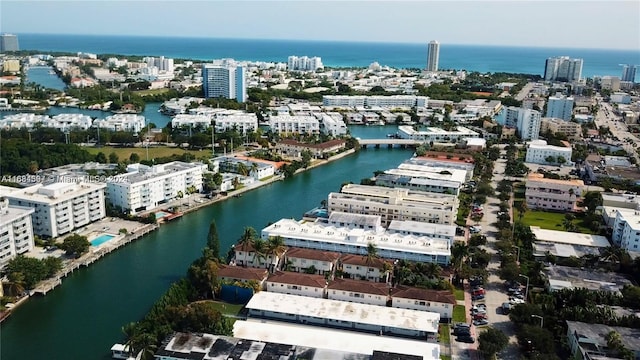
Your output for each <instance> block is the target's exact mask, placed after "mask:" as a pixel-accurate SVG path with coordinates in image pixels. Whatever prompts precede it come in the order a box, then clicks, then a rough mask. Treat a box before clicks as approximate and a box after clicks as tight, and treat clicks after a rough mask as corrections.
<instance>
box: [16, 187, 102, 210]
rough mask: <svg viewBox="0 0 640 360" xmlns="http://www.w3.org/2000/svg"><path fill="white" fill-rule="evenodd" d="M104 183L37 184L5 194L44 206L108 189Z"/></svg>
mask: <svg viewBox="0 0 640 360" xmlns="http://www.w3.org/2000/svg"><path fill="white" fill-rule="evenodd" d="M106 187H107V185H106V184H104V183H94V182H79V183H75V182H71V183H69V182H59V183H52V184H49V185H42V184H36V185H33V186H29V187H27V188H23V189H18V190H16V191H12V192H10V193H7V194H5V196H6V197H7V198H9V199H15V200H23V201H29V202H37V203H42V204H49V205H51V204H56V203H60V202H63V201H67V200H71V199H74V198H76V197H79V196H83V195H86V194H88V193H90V192H93V191H97V190H101V189H104V188H106Z"/></svg>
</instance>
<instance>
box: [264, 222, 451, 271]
mask: <svg viewBox="0 0 640 360" xmlns="http://www.w3.org/2000/svg"><path fill="white" fill-rule="evenodd" d="M271 236H281V237H282V238H283V239H284V241H285V244H286V245H287V246H290V247H300V248H307V249H315V250H324V251H333V252H340V253H345V254H356V255H360V256H364V255H366V254H367V247H368V245H369V244H374V245H375V246H376V247H377V248H378V255H379V256H380V257H381V258H386V259H398V260H407V261H420V262H429V263H435V264H439V265H441V266H444V265H448V264H449V262H450V259H451V248H450V246H449V242H448V241H447V240H443V239H442V240H441V239H429V238H427V237H425V236H415V235H404V234H399V233H391V232H386V231H375V230H365V229H356V228H347V227H340V226H335V225H333V224H324V223H320V222H303V221H300V222H298V221H296V220H293V219H281V220H279V221H277V222H276V223H274V224H271V225H269V226H267V227H266V228H264V229H262V233H261V237H262V239H264V240H266V239H268V238H269V237H271Z"/></svg>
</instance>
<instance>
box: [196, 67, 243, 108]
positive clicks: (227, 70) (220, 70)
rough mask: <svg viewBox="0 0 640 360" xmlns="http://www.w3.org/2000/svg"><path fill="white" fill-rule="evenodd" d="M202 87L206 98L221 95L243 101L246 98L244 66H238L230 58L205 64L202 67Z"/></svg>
mask: <svg viewBox="0 0 640 360" xmlns="http://www.w3.org/2000/svg"><path fill="white" fill-rule="evenodd" d="M202 88H203V90H204V97H206V98H216V97H223V98H227V99H236V100H237V101H238V102H245V101H246V99H247V80H246V74H245V68H244V67H242V66H238V65H237V64H236V63H235V61H233V60H232V59H224V60H221V61H216V62H214V63H213V64H205V65H204V66H203V68H202Z"/></svg>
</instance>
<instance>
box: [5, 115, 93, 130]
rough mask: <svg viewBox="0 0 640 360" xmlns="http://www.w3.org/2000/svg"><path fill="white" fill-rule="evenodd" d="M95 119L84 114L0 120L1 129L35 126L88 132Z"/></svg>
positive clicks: (7, 117)
mask: <svg viewBox="0 0 640 360" xmlns="http://www.w3.org/2000/svg"><path fill="white" fill-rule="evenodd" d="M92 123H93V119H92V118H91V117H90V116H88V115H83V114H58V115H55V116H54V117H53V118H51V117H49V116H47V115H36V114H33V113H19V114H12V115H8V116H5V117H4V118H2V119H1V120H0V128H11V129H21V128H27V129H30V128H33V127H35V126H41V127H49V128H55V129H58V130H60V131H66V130H71V129H82V130H87V129H89V128H90V127H91V124H92Z"/></svg>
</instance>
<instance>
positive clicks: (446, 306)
mask: <svg viewBox="0 0 640 360" xmlns="http://www.w3.org/2000/svg"><path fill="white" fill-rule="evenodd" d="M456 304H457V302H456V297H455V296H454V295H453V293H452V292H451V291H449V290H431V289H421V288H416V287H409V286H402V285H400V286H398V287H396V288H394V289H392V290H391V307H394V308H401V309H413V310H423V311H429V312H435V313H439V314H440V320H441V321H447V320H449V319H452V318H453V306H454V305H456Z"/></svg>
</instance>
